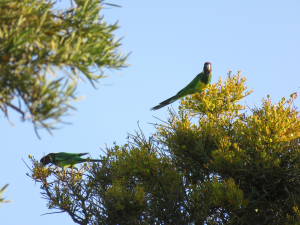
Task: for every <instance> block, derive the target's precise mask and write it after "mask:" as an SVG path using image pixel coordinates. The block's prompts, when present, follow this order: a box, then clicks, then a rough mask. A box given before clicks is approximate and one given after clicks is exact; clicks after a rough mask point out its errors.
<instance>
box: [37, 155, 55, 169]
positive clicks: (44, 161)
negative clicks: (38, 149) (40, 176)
mask: <svg viewBox="0 0 300 225" xmlns="http://www.w3.org/2000/svg"><path fill="white" fill-rule="evenodd" d="M40 163H41V165H43V166H46V165H47V164H49V163H52V157H51V155H50V154H49V155H46V156H44V157H43V158H41V160H40Z"/></svg>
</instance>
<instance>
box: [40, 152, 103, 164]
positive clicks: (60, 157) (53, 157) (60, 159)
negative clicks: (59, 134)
mask: <svg viewBox="0 0 300 225" xmlns="http://www.w3.org/2000/svg"><path fill="white" fill-rule="evenodd" d="M86 154H88V153H67V152H58V153H49V154H48V155H46V156H44V157H43V158H41V160H40V163H41V164H42V165H43V166H46V165H47V164H49V163H52V164H54V165H56V166H60V167H62V168H64V167H73V165H75V164H77V163H83V162H87V161H89V162H102V161H103V160H99V159H90V160H87V159H83V158H81V157H80V156H83V155H86Z"/></svg>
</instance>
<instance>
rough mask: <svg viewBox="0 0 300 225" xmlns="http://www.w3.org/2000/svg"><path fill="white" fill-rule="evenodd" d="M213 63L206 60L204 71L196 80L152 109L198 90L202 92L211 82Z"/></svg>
mask: <svg viewBox="0 0 300 225" xmlns="http://www.w3.org/2000/svg"><path fill="white" fill-rule="evenodd" d="M211 70H212V68H211V63H209V62H206V63H204V67H203V71H202V72H201V73H199V74H198V75H197V76H196V77H195V78H194V80H192V81H191V82H190V83H189V84H188V85H187V86H185V88H183V89H182V90H181V91H179V92H178V93H177V94H176V95H174V96H173V97H171V98H169V99H167V100H165V101H163V102H161V103H159V105H157V106H154V107H153V108H151V110H157V109H160V108H162V107H164V106H166V105H169V104H171V103H172V102H175V101H176V100H178V99H180V98H182V97H184V96H186V95H191V94H195V93H197V92H199V93H201V92H202V91H204V90H205V89H206V88H207V87H208V85H209V84H210V82H211V77H212V72H211Z"/></svg>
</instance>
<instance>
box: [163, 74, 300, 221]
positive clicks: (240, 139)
mask: <svg viewBox="0 0 300 225" xmlns="http://www.w3.org/2000/svg"><path fill="white" fill-rule="evenodd" d="M244 82H245V78H240V74H238V75H236V76H231V75H230V74H229V77H228V78H227V80H226V81H225V82H224V85H221V79H219V82H218V83H216V84H213V85H211V86H210V87H209V88H208V90H207V92H206V93H205V94H204V93H203V94H201V95H199V94H197V95H195V96H190V97H187V98H186V99H184V100H182V105H181V107H180V109H179V113H178V115H177V114H176V113H174V112H172V111H170V117H169V119H168V122H167V125H160V126H158V132H157V138H158V139H159V140H160V142H161V143H163V144H165V145H166V146H167V147H168V148H167V149H166V151H168V152H169V153H170V155H171V157H173V158H174V161H176V164H177V169H178V170H180V171H182V172H184V173H185V174H186V177H187V178H188V179H189V180H190V182H191V183H195V184H197V183H198V182H199V181H200V182H201V183H203V182H207V181H206V180H208V179H209V180H210V179H211V177H212V176H216V177H218V179H219V180H220V182H224V181H228V180H233V181H234V183H233V184H235V185H236V188H238V189H239V190H241V191H242V193H243V198H244V199H245V201H247V206H246V207H245V208H244V209H243V210H232V209H230V208H228V207H222V211H223V218H222V216H219V219H220V220H221V221H222V223H226V222H230V223H233V221H236V223H243V222H244V223H248V224H283V223H284V222H285V221H286V218H287V215H289V221H291V220H292V219H294V220H295V221H297V220H298V219H299V213H298V211H297V207H298V206H299V204H300V202H299V199H300V188H299V187H300V183H299V175H300V171H299V168H300V164H299V140H300V138H299V137H300V129H299V128H300V120H299V112H298V111H296V108H295V107H293V101H294V100H295V99H296V97H297V93H294V94H292V95H291V99H289V100H286V99H285V98H283V99H282V100H281V101H280V102H278V103H277V104H276V103H275V104H272V103H271V98H270V96H268V98H267V99H263V100H262V106H261V107H260V108H258V107H254V108H253V109H250V110H251V112H252V114H249V115H247V114H246V113H245V112H243V110H244V109H246V107H245V106H242V105H240V104H237V101H239V100H240V99H242V98H243V97H245V96H247V95H249V94H250V93H251V91H248V92H245V90H246V87H245V86H244ZM243 92H245V94H243ZM197 118H198V122H196V123H193V122H192V121H193V120H195V119H197ZM199 171H201V172H199ZM231 191H232V190H228V192H229V195H230V196H234V195H232V193H231ZM227 194H228V193H227ZM233 199H234V198H233ZM222 202H223V201H222ZM220 210H221V209H220ZM224 215H229V217H227V218H226V217H225V216H224ZM210 216H212V215H210ZM290 218H292V219H290Z"/></svg>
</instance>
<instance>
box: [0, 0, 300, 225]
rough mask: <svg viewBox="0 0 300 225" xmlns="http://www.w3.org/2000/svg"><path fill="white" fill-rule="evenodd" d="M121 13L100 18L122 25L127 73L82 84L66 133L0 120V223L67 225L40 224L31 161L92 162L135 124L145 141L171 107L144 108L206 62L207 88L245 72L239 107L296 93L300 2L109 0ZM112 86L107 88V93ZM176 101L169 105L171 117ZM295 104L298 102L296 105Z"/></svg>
mask: <svg viewBox="0 0 300 225" xmlns="http://www.w3.org/2000/svg"><path fill="white" fill-rule="evenodd" d="M109 2H110V3H114V4H119V5H121V6H122V8H114V7H109V8H108V9H105V10H103V13H104V14H105V20H106V21H108V22H110V23H114V22H115V21H116V20H119V25H120V26H121V28H120V29H119V30H118V31H117V32H116V36H117V37H119V38H120V37H124V39H123V40H122V43H123V46H122V50H123V51H124V52H125V53H129V52H132V54H131V55H130V56H129V58H128V61H127V62H128V63H130V64H131V66H130V67H128V68H125V69H122V70H120V71H116V73H114V72H111V71H110V74H111V76H110V77H109V78H106V79H103V80H101V84H102V85H100V84H99V85H98V89H93V87H92V86H91V85H90V84H89V83H88V82H86V83H84V82H82V83H81V84H80V85H79V87H78V95H79V96H80V95H85V96H86V98H85V99H84V100H82V101H80V102H74V104H73V105H74V106H75V107H76V108H77V111H71V112H70V113H71V114H72V115H71V116H69V117H66V118H65V121H67V122H71V123H72V125H65V126H60V127H61V129H58V130H55V131H54V132H53V133H54V136H51V135H49V134H48V133H47V132H46V131H45V130H41V131H40V135H41V136H42V140H39V139H38V138H37V136H36V135H35V133H34V130H33V127H32V124H31V123H30V122H25V123H23V122H20V115H18V114H16V113H15V112H13V111H10V119H11V120H12V121H13V122H14V124H15V127H12V126H11V125H10V124H9V123H8V121H7V120H6V118H4V116H3V114H2V115H1V114H0V140H1V149H2V151H1V158H0V161H1V163H0V171H1V172H0V176H1V179H0V188H2V187H3V186H4V185H5V184H6V183H9V184H10V185H9V186H8V188H7V190H6V192H4V194H3V196H4V197H6V199H7V200H13V202H12V203H8V204H2V205H1V206H2V207H1V208H0V215H1V224H5V225H15V224H23V225H26V224H30V225H32V224H43V225H48V224H49V225H50V224H51V225H52V224H72V220H71V218H70V217H69V216H68V215H67V214H53V215H45V216H40V215H41V214H44V213H50V212H55V210H52V211H51V210H48V209H47V207H46V203H47V202H46V201H45V200H44V199H42V198H41V195H40V189H39V185H38V184H37V185H35V183H34V182H33V181H32V180H31V179H30V178H28V177H27V176H26V175H25V174H26V173H27V172H28V169H27V167H26V166H25V165H24V163H23V162H22V160H21V158H23V159H24V160H26V161H27V162H29V160H28V155H29V154H31V155H34V156H35V158H36V159H40V158H41V157H42V156H43V155H44V154H48V153H51V152H61V151H66V152H89V153H90V154H91V156H92V157H93V158H97V156H99V155H100V154H102V152H101V151H100V147H101V148H105V144H107V145H108V146H113V142H114V141H116V142H117V144H119V145H121V144H124V143H126V135H127V132H129V133H133V132H134V130H137V129H138V127H137V121H139V122H140V126H141V128H142V130H143V131H144V132H145V134H146V135H147V136H149V135H150V134H151V133H154V132H155V129H154V127H153V126H152V125H151V124H149V123H155V122H158V120H156V119H155V118H154V117H153V116H155V117H158V118H161V119H163V120H165V119H166V115H167V107H165V108H162V109H160V110H158V111H149V109H150V108H151V107H153V106H155V105H157V104H158V103H160V102H161V101H163V100H165V99H167V98H169V97H171V96H173V95H174V94H176V93H177V92H178V91H179V90H180V89H182V88H183V87H184V86H185V85H187V84H188V83H189V82H190V81H191V80H192V79H193V78H194V77H195V76H196V75H197V74H198V73H200V72H201V71H202V68H203V64H204V62H211V63H212V68H213V78H212V82H217V80H218V77H219V76H221V77H222V78H223V80H224V79H225V78H226V76H227V75H226V74H227V72H228V70H229V69H230V70H232V72H233V73H234V74H235V73H237V71H241V73H242V76H245V77H246V78H247V81H246V84H247V86H248V87H249V88H250V89H252V88H253V89H254V93H252V94H251V95H250V96H248V97H247V98H246V99H245V100H242V101H241V103H245V102H246V103H247V104H248V105H249V106H253V105H254V104H255V105H257V106H259V105H260V104H261V99H262V98H263V97H264V98H266V96H267V94H270V95H271V98H272V100H273V102H277V101H279V100H280V99H281V98H282V97H289V95H290V94H291V93H294V92H296V91H298V92H299V91H300V89H299V87H300V72H299V71H300V63H299V62H300V42H299V40H300V13H299V8H300V1H298V0H294V1H293V0H289V1H282V0H281V1H276V0H272V1H271V0H269V1H257V0H254V1H237V0H236V1H230V0H228V1H220V0H219V1H188V3H186V4H183V3H182V1H170V0H165V1H163V2H162V1H133V0H128V1H121V0H115V1H109ZM110 84H113V85H110ZM178 105H179V102H178V101H177V102H175V103H173V104H172V106H173V107H174V108H175V109H176V108H177V107H178ZM295 105H296V106H299V105H300V103H299V99H297V100H296V101H295Z"/></svg>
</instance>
